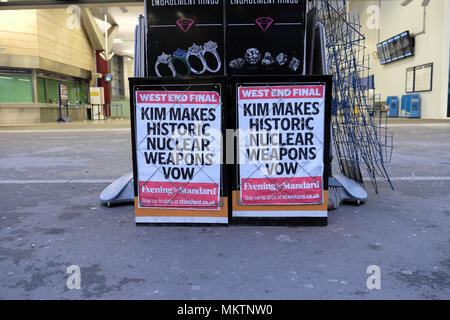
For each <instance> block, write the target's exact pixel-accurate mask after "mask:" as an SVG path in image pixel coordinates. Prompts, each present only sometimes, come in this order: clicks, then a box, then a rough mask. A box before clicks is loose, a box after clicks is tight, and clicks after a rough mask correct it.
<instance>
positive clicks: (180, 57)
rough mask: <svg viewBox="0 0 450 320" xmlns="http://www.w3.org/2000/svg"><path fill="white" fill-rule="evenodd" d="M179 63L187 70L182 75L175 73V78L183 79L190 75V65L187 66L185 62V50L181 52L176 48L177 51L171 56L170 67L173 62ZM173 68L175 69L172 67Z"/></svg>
mask: <svg viewBox="0 0 450 320" xmlns="http://www.w3.org/2000/svg"><path fill="white" fill-rule="evenodd" d="M177 60H178V61H181V62H182V63H183V64H184V65H185V66H186V68H187V71H186V72H185V73H183V74H181V73H179V72H178V71H177V72H176V75H177V77H178V76H181V77H185V76H188V75H190V74H191V65H190V64H189V62H188V61H187V53H186V50H182V49H180V48H178V49H177V50H175V51H174V53H173V54H172V65H173V63H174V62H175V61H177ZM174 68H175V67H174Z"/></svg>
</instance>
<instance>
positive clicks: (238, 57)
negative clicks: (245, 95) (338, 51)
mask: <svg viewBox="0 0 450 320" xmlns="http://www.w3.org/2000/svg"><path fill="white" fill-rule="evenodd" d="M226 4H227V5H226V9H227V70H228V74H229V75H262V74H264V75H292V74H304V59H305V48H304V47H305V12H306V1H304V0H226Z"/></svg>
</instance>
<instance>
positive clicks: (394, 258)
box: [0, 121, 450, 299]
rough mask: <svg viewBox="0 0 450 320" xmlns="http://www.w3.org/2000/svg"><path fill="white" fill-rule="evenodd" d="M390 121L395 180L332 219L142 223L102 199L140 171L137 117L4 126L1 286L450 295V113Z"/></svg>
mask: <svg viewBox="0 0 450 320" xmlns="http://www.w3.org/2000/svg"><path fill="white" fill-rule="evenodd" d="M391 128H392V131H393V132H394V139H395V148H394V154H393V159H392V163H391V164H390V165H389V166H388V169H389V172H390V174H391V176H392V177H393V180H394V185H395V188H396V191H395V192H393V191H391V190H390V189H389V187H388V185H387V184H386V183H384V182H380V190H379V194H375V193H374V192H373V189H372V188H371V186H370V185H369V184H368V185H367V187H368V191H369V200H368V202H367V203H366V204H365V205H363V206H360V207H355V206H349V205H344V206H341V207H340V208H339V209H338V210H336V211H332V212H330V217H329V225H328V227H262V226H229V227H209V226H208V227H181V226H174V227H167V226H164V227H163V226H159V227H154V226H139V227H137V226H136V225H135V223H134V216H133V214H134V212H133V211H134V210H133V207H131V206H122V207H114V208H106V207H102V206H100V204H99V194H100V192H101V191H102V190H103V188H105V187H106V186H107V185H108V183H109V181H112V180H114V179H115V178H117V177H119V176H120V175H122V174H123V173H125V172H127V171H131V168H132V164H131V145H130V131H129V127H128V121H111V122H106V121H105V122H80V123H71V124H45V125H30V126H2V127H0V150H1V152H0V205H1V206H0V299H449V298H450V228H449V227H450V140H449V137H450V122H449V121H446V122H444V121H442V122H439V121H394V122H393V123H392V126H391ZM71 265H78V266H79V267H80V270H81V289H80V290H77V289H73V290H69V289H68V287H67V285H66V281H67V278H68V277H69V276H70V274H68V273H66V271H67V268H68V267H69V266H71ZM371 265H376V266H378V267H379V268H380V271H381V289H379V290H377V289H374V290H369V289H368V288H367V284H366V282H367V278H368V277H369V276H370V274H368V273H366V271H367V268H368V267H369V266H371Z"/></svg>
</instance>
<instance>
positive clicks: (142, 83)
mask: <svg viewBox="0 0 450 320" xmlns="http://www.w3.org/2000/svg"><path fill="white" fill-rule="evenodd" d="M129 83H130V124H131V149H132V150H131V151H132V162H133V178H134V181H133V182H134V197H138V196H139V195H138V183H139V181H138V179H137V178H138V166H137V150H136V112H135V111H136V102H135V101H136V95H135V93H136V91H138V90H140V89H142V88H145V87H147V88H148V87H149V86H153V87H164V86H171V87H172V88H183V87H188V86H196V87H199V86H206V87H207V86H213V85H220V95H221V102H222V108H221V113H222V114H221V121H222V125H221V131H222V136H223V137H225V132H226V128H227V117H226V116H225V110H226V106H227V103H228V94H227V81H226V79H225V77H205V78H202V79H190V78H171V77H162V78H129ZM222 159H223V161H222V163H221V166H220V168H221V174H220V176H221V188H220V196H221V197H229V194H228V189H229V187H228V186H229V181H228V174H227V169H226V165H225V159H226V148H222Z"/></svg>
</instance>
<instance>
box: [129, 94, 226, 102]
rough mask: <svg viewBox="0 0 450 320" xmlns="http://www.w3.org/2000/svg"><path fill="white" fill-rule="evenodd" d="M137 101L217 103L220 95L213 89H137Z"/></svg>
mask: <svg viewBox="0 0 450 320" xmlns="http://www.w3.org/2000/svg"><path fill="white" fill-rule="evenodd" d="M136 100H137V103H161V104H165V103H167V104H175V103H181V104H219V103H220V95H219V94H218V93H217V92H214V91H187V92H185V91H137V92H136Z"/></svg>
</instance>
